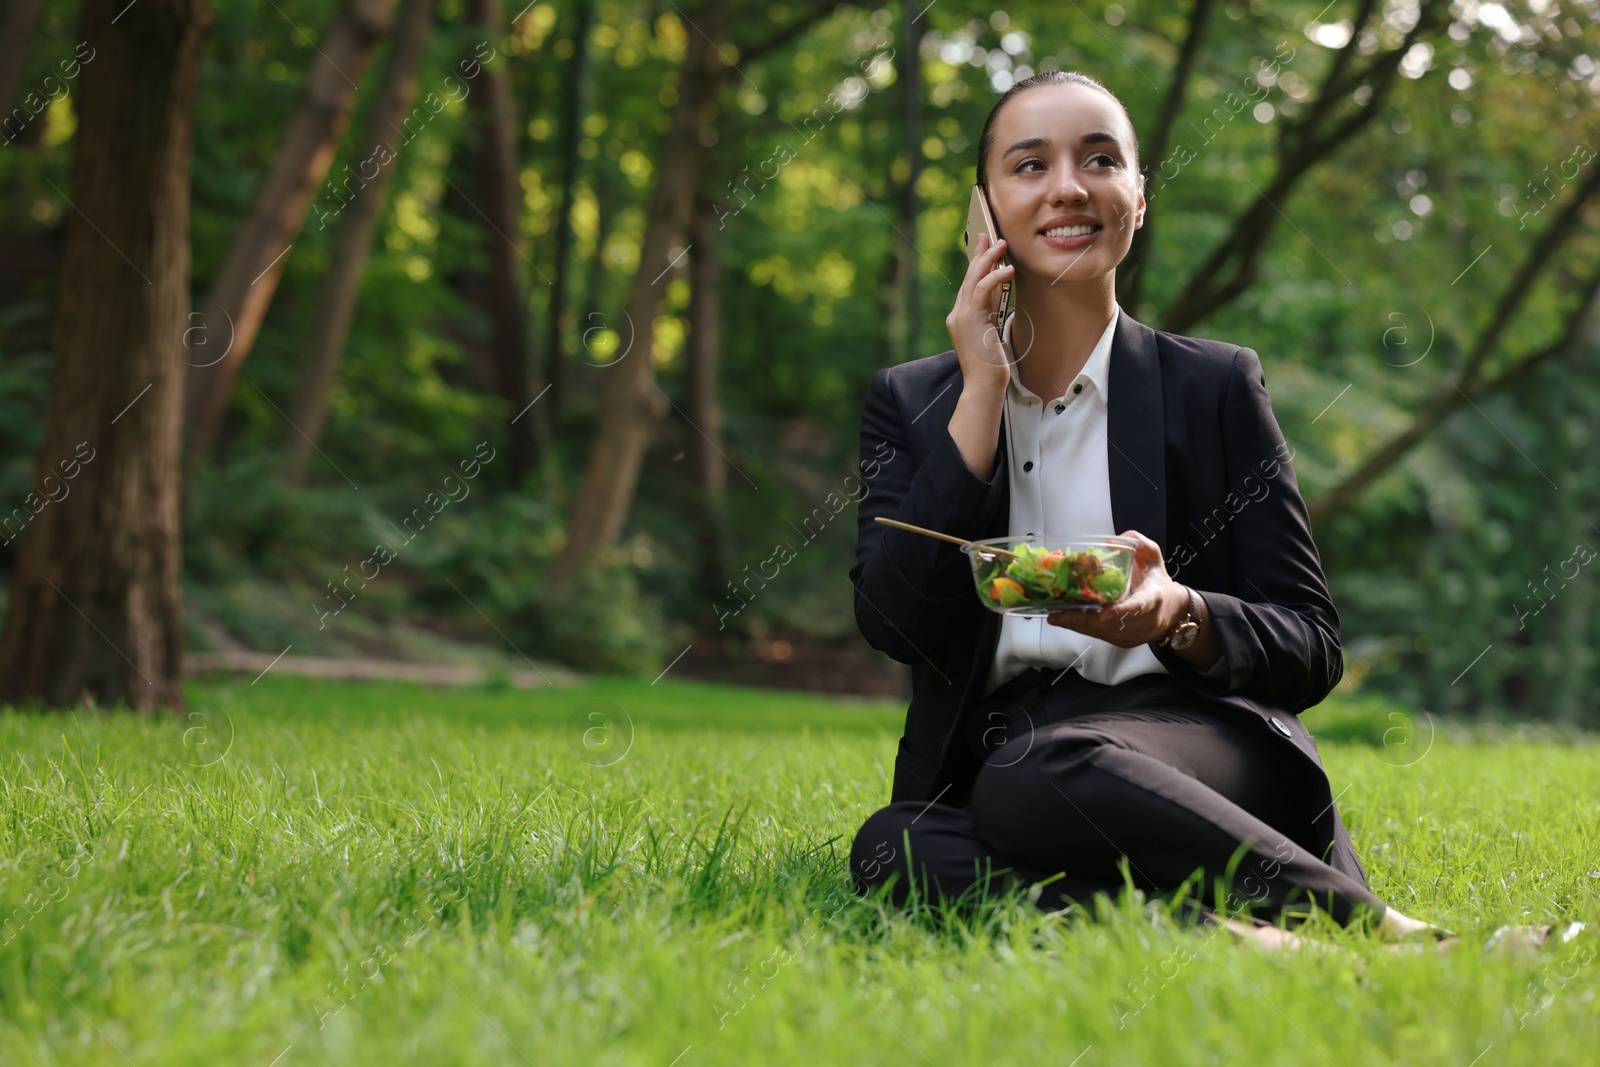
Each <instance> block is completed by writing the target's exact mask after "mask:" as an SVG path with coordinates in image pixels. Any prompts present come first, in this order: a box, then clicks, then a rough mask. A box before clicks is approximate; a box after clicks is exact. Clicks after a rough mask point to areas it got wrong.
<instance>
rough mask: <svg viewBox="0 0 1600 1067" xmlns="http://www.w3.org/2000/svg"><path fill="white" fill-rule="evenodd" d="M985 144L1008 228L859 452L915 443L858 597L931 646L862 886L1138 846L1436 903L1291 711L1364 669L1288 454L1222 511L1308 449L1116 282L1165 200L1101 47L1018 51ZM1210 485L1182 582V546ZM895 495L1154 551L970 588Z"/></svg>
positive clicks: (1311, 886) (862, 556)
mask: <svg viewBox="0 0 1600 1067" xmlns="http://www.w3.org/2000/svg"><path fill="white" fill-rule="evenodd" d="M977 163H978V167H977V185H978V189H979V191H980V192H981V194H982V197H983V199H985V200H986V201H987V204H988V207H989V209H990V213H991V215H992V219H993V228H994V230H995V231H996V233H995V235H994V236H995V238H996V239H995V240H994V242H993V243H992V244H991V243H990V242H989V240H988V237H987V235H984V234H980V235H978V236H977V238H976V240H975V241H974V243H973V247H972V249H971V251H972V258H971V262H970V264H969V268H968V271H967V274H966V276H965V278H964V279H963V280H962V283H961V286H960V290H959V291H958V292H957V294H956V297H955V301H954V306H953V307H952V309H951V311H950V314H949V316H948V317H947V318H946V320H945V324H946V326H947V327H948V329H949V331H950V337H951V340H952V342H953V348H952V350H951V351H948V352H945V353H942V354H940V355H937V356H931V357H928V358H926V359H919V360H914V361H912V362H910V363H905V364H902V365H899V366H895V367H890V368H885V369H883V370H880V371H878V372H877V373H876V374H875V375H874V376H873V379H872V383H871V386H870V387H869V389H868V391H867V396H866V404H865V410H864V411H863V414H862V422H861V448H862V456H863V458H864V459H865V458H866V457H868V456H871V455H876V454H881V453H882V451H883V450H884V449H885V448H889V449H893V456H894V459H893V461H892V462H890V463H887V464H885V465H884V468H883V473H882V476H881V477H880V478H879V479H878V481H877V483H876V484H875V485H874V492H873V493H871V494H870V495H868V496H866V497H865V498H863V499H862V500H861V502H860V507H859V512H858V522H859V527H858V540H857V548H856V562H855V566H854V567H853V568H852V569H851V580H852V582H853V584H854V586H855V594H856V601H855V603H856V619H857V622H858V624H859V626H860V628H861V632H862V633H863V635H865V637H866V638H867V640H868V641H869V642H870V643H871V644H872V645H873V646H874V647H875V648H878V649H879V650H881V651H883V652H884V653H886V654H888V655H889V656H891V657H892V658H894V659H896V660H899V661H900V662H902V663H907V664H910V665H911V667H912V696H911V705H910V707H909V708H908V709H907V713H906V724H905V736H904V737H902V738H901V741H900V752H899V756H898V758H897V760H896V762H895V776H894V787H893V796H892V797H891V803H890V804H889V805H888V806H887V807H885V808H882V809H880V810H879V811H877V812H876V813H874V814H873V815H872V816H871V817H870V818H868V819H867V820H866V823H865V825H864V826H863V827H862V828H861V830H860V832H859V833H858V835H857V837H856V841H855V844H854V847H853V849H852V855H851V870H852V874H853V875H854V878H855V881H856V887H857V890H858V891H859V892H863V893H865V892H869V891H872V890H874V889H877V888H880V887H888V888H889V889H890V891H891V895H892V897H893V898H894V899H895V900H896V901H898V902H901V903H903V902H905V901H906V900H908V899H910V898H911V893H912V892H913V891H915V892H916V894H917V895H919V896H921V897H925V898H930V899H935V900H938V899H955V900H964V901H967V902H973V901H975V899H976V898H977V897H979V896H983V895H986V894H987V893H988V892H989V891H990V890H993V889H996V888H999V889H1002V890H1003V889H1005V888H1006V887H1008V886H1011V885H1016V884H1018V883H1021V884H1023V885H1029V884H1032V883H1039V884H1038V885H1035V886H1034V887H1033V893H1034V899H1036V900H1037V901H1038V902H1039V903H1040V905H1041V906H1048V907H1064V906H1068V905H1072V904H1078V903H1084V902H1086V901H1087V900H1088V898H1090V897H1092V896H1093V895H1095V894H1097V893H1102V892H1104V893H1115V892H1116V891H1117V890H1118V888H1119V887H1120V886H1121V885H1122V884H1123V877H1124V876H1123V873H1122V872H1123V866H1124V863H1123V861H1127V864H1126V867H1127V869H1128V871H1129V873H1130V876H1131V877H1132V878H1133V881H1134V883H1135V884H1136V885H1137V887H1138V888H1140V889H1142V890H1144V891H1146V892H1149V893H1154V894H1161V895H1178V896H1180V897H1181V895H1182V892H1183V890H1184V888H1185V886H1186V885H1192V884H1193V881H1194V879H1195V878H1196V877H1197V876H1198V878H1199V880H1200V881H1199V885H1200V890H1199V892H1198V893H1197V894H1195V896H1196V897H1197V898H1198V899H1195V900H1190V901H1189V902H1188V903H1189V904H1191V905H1193V904H1198V905H1199V907H1198V908H1193V907H1190V908H1188V909H1187V910H1186V914H1188V915H1190V916H1191V917H1198V918H1201V919H1203V920H1204V921H1208V922H1209V921H1214V916H1212V915H1211V911H1210V909H1226V910H1234V909H1244V910H1259V912H1261V913H1262V914H1263V915H1264V917H1265V919H1278V918H1280V917H1284V918H1287V917H1296V918H1298V917H1302V916H1304V915H1306V914H1309V913H1310V911H1312V910H1321V911H1324V912H1326V913H1328V914H1329V915H1331V916H1332V917H1333V919H1334V920H1335V921H1336V922H1338V923H1340V924H1344V925H1355V924H1357V923H1358V922H1359V923H1363V924H1364V923H1367V922H1375V924H1376V926H1377V929H1378V930H1379V932H1380V933H1381V934H1383V935H1385V936H1394V935H1399V934H1403V933H1409V932H1416V931H1424V930H1426V931H1433V930H1436V929H1437V928H1434V927H1430V926H1428V924H1426V923H1422V922H1420V921H1419V920H1415V919H1410V918H1408V917H1406V916H1404V915H1402V914H1400V913H1399V912H1397V911H1395V910H1394V909H1392V908H1387V907H1386V906H1385V905H1384V903H1383V902H1382V901H1380V900H1379V899H1378V898H1377V897H1376V896H1375V895H1374V894H1373V893H1372V891H1371V890H1370V889H1369V888H1368V887H1367V884H1366V875H1365V871H1364V870H1363V868H1362V866H1361V863H1360V861H1359V860H1358V859H1357V857H1356V853H1355V850H1354V848H1353V847H1352V845H1351V842H1350V838H1349V835H1348V834H1347V833H1346V831H1345V828H1344V824H1343V822H1342V820H1341V818H1340V815H1339V811H1338V807H1337V805H1336V804H1335V802H1334V796H1333V792H1332V789H1331V787H1330V785H1329V782H1328V777H1327V775H1326V773H1324V771H1323V768H1322V763H1321V759H1320V757H1319V755H1318V753H1317V749H1316V744H1315V742H1314V740H1313V739H1312V737H1311V735H1310V734H1309V733H1308V732H1307V730H1306V728H1305V726H1304V725H1303V724H1302V723H1301V722H1300V719H1299V717H1298V716H1299V713H1300V712H1302V711H1304V710H1305V709H1307V708H1309V707H1312V706H1314V705H1315V704H1317V703H1318V702H1319V701H1321V700H1322V699H1323V698H1324V697H1325V696H1327V694H1328V693H1329V691H1330V690H1332V688H1333V686H1334V685H1335V684H1336V683H1337V682H1338V680H1339V677H1340V674H1341V671H1342V667H1341V652H1340V646H1339V619H1338V614H1337V612H1336V611H1335V609H1334V606H1333V602H1332V600H1331V599H1330V598H1329V595H1328V589H1327V583H1326V581H1325V579H1324V577H1323V573H1322V567H1321V562H1320V558H1319V556H1318V553H1317V548H1316V545H1315V543H1314V542H1313V540H1312V537H1311V526H1310V522H1309V519H1308V517H1307V513H1306V507H1305V503H1304V501H1303V500H1302V499H1301V496H1300V492H1299V489H1298V486H1297V483H1296V480H1295V476H1294V471H1293V467H1292V466H1291V465H1290V464H1289V463H1288V462H1287V460H1284V461H1283V463H1282V468H1283V469H1282V474H1281V488H1282V491H1281V492H1275V493H1271V494H1269V495H1265V496H1263V497H1262V499H1261V500H1260V501H1259V502H1255V503H1253V505H1252V506H1251V507H1250V508H1247V509H1234V510H1232V511H1230V510H1228V509H1226V508H1223V504H1224V502H1225V501H1226V499H1227V498H1228V496H1229V494H1230V492H1231V491H1232V489H1233V487H1234V486H1235V485H1237V483H1238V481H1239V479H1240V478H1241V477H1243V476H1244V475H1245V474H1247V473H1248V472H1250V471H1252V470H1254V469H1256V468H1257V465H1258V464H1260V463H1262V462H1264V461H1271V462H1273V463H1275V464H1276V463H1277V462H1278V459H1277V458H1276V457H1283V456H1285V455H1287V449H1286V446H1285V445H1284V440H1283V435H1282V433H1281V432H1280V430H1279V428H1278V423H1277V420H1276V418H1275V417H1274V416H1273V413H1272V405H1271V401H1270V399H1269V397H1268V395H1267V391H1266V383H1265V378H1264V375H1263V373H1262V369H1261V362H1260V360H1259V358H1258V357H1257V355H1256V353H1255V352H1254V351H1252V350H1251V349H1249V348H1246V347H1242V346H1239V345H1236V344H1227V343H1224V342H1219V341H1207V340H1199V339H1195V338H1190V337H1183V336H1180V335H1177V334H1171V333H1165V332H1162V331H1159V330H1154V329H1151V328H1150V327H1148V326H1145V325H1144V324H1142V323H1139V322H1137V321H1135V320H1134V319H1133V318H1131V317H1130V316H1129V315H1128V314H1127V313H1126V312H1125V311H1123V310H1122V309H1121V308H1120V307H1119V306H1118V304H1117V300H1116V272H1117V267H1118V266H1119V265H1120V264H1121V262H1122V260H1123V258H1124V257H1125V256H1126V255H1127V253H1128V248H1129V246H1130V244H1131V243H1132V240H1133V234H1134V231H1135V230H1137V229H1138V228H1139V227H1140V226H1142V225H1143V224H1144V218H1145V211H1146V203H1145V195H1144V180H1143V177H1142V176H1141V174H1140V170H1139V144H1138V138H1137V136H1136V134H1135V133H1134V130H1133V124H1132V122H1131V121H1129V118H1128V115H1127V112H1126V111H1125V110H1124V109H1123V107H1122V105H1121V103H1120V102H1119V101H1118V100H1117V98H1116V97H1115V96H1114V95H1112V93H1111V92H1110V91H1109V90H1108V89H1106V88H1105V87H1104V86H1103V85H1101V84H1100V83H1099V82H1098V81H1096V80H1095V79H1093V78H1091V77H1088V76H1087V75H1084V74H1079V73H1075V72H1059V71H1057V72H1050V73H1046V74H1041V75H1036V76H1034V77H1030V78H1026V79H1024V80H1022V81H1020V82H1018V83H1017V84H1016V85H1015V86H1014V87H1013V88H1012V89H1011V90H1010V91H1008V92H1007V93H1006V94H1005V95H1004V96H1002V97H1001V98H1000V100H999V102H998V103H997V104H996V105H995V107H994V110H993V111H992V112H991V113H990V115H989V117H988V120H987V121H986V122H985V124H984V128H983V132H982V134H981V136H980V137H979V140H978V160H977ZM1002 256H1003V257H1004V259H1002ZM1007 281H1010V282H1011V283H1012V294H1011V295H1012V298H1013V301H1014V307H1015V310H1014V311H1013V312H1011V313H1010V314H1011V315H1012V316H1014V317H1013V318H1012V319H1009V320H1007V321H1006V323H1005V325H1008V326H1009V330H1004V331H1003V330H1001V329H998V328H997V327H1000V326H1001V325H1002V323H1001V322H1000V321H997V320H998V319H999V314H1000V313H999V311H998V310H997V305H998V301H997V297H999V296H1000V293H1001V286H1002V284H1003V283H1005V282H1007ZM999 306H1003V305H999ZM1219 508H1222V510H1221V511H1220V514H1222V515H1224V516H1228V519H1227V521H1226V523H1225V525H1224V528H1223V529H1221V530H1219V531H1217V532H1216V534H1215V535H1214V536H1210V537H1209V538H1208V539H1207V541H1206V543H1205V544H1204V545H1202V546H1201V547H1200V548H1199V549H1198V550H1195V551H1193V552H1192V553H1190V554H1189V558H1187V559H1186V560H1185V561H1184V579H1185V584H1181V585H1180V584H1179V583H1177V582H1176V581H1174V580H1173V579H1172V577H1171V576H1170V575H1169V573H1168V571H1169V565H1168V554H1169V552H1170V546H1171V545H1172V543H1173V541H1174V540H1176V535H1181V534H1182V533H1184V532H1185V531H1187V530H1188V528H1189V526H1190V525H1192V524H1194V523H1195V522H1196V521H1198V520H1201V519H1202V518H1209V517H1212V516H1214V515H1216V514H1218V513H1219V511H1218V509H1219ZM880 517H883V518H892V519H895V520H897V521H898V522H900V523H906V524H910V525H913V526H920V527H924V528H926V529H932V530H937V531H941V532H944V533H947V534H951V535H954V536H956V537H957V538H961V539H967V540H980V539H984V538H1005V537H1011V538H1022V537H1033V536H1037V537H1042V538H1050V537H1071V538H1103V537H1106V536H1108V535H1112V534H1120V535H1121V536H1122V537H1124V538H1128V539H1130V540H1131V541H1132V542H1133V543H1135V544H1136V545H1137V548H1136V549H1135V551H1134V561H1133V570H1132V575H1131V578H1130V583H1129V587H1128V591H1127V593H1126V594H1125V595H1124V596H1122V597H1121V598H1120V599H1117V600H1115V601H1114V602H1112V603H1110V604H1108V605H1107V606H1104V607H1101V608H1099V609H1098V610H1080V611H1075V612H1057V613H1054V614H1051V615H1048V616H1046V617H1038V616H1034V617H1025V616H1021V615H1017V614H1012V613H1004V612H1003V606H997V605H994V604H985V603H984V602H982V601H980V600H979V599H978V597H977V596H976V595H975V593H974V589H973V583H972V576H971V574H970V571H969V568H968V565H967V561H966V560H965V559H964V557H963V556H962V555H961V553H960V552H959V551H958V549H957V548H956V547H955V546H953V545H950V544H948V543H946V542H944V541H939V540H935V539H932V538H925V537H920V536H917V535H915V534H911V533H909V532H906V531H904V530H902V529H900V528H898V527H892V526H888V525H885V524H882V523H879V522H877V521H875V520H876V519H878V518H880ZM1169 534H1171V535H1174V536H1169ZM1274 933H1276V932H1274ZM1272 943H1273V944H1275V945H1278V946H1283V945H1285V944H1288V943H1293V942H1292V939H1291V940H1289V941H1286V940H1285V939H1284V938H1283V937H1275V938H1274V939H1272Z"/></svg>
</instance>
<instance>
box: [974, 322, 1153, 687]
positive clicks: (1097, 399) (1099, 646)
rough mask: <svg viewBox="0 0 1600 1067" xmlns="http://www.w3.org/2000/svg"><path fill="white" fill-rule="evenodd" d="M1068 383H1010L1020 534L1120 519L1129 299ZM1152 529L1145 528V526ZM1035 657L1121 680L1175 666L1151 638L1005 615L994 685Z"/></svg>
mask: <svg viewBox="0 0 1600 1067" xmlns="http://www.w3.org/2000/svg"><path fill="white" fill-rule="evenodd" d="M1113 309H1114V310H1113V311H1112V313H1111V321H1110V322H1109V323H1107V325H1106V328H1105V332H1104V333H1102V334H1101V335H1100V340H1099V341H1098V342H1096V343H1095V346H1094V351H1092V352H1091V353H1089V359H1088V362H1086V363H1085V364H1084V365H1083V370H1082V371H1080V372H1079V373H1078V376H1077V377H1076V378H1074V379H1073V381H1072V383H1071V384H1070V385H1068V386H1067V391H1066V392H1065V393H1063V394H1061V396H1059V397H1056V398H1055V399H1053V400H1051V401H1049V402H1048V403H1047V402H1045V401H1043V400H1040V399H1039V398H1038V397H1037V396H1034V395H1033V393H1031V392H1029V391H1028V389H1027V387H1026V386H1024V385H1023V384H1022V382H1021V381H1020V380H1018V376H1017V374H1016V373H1015V372H1013V373H1012V375H1011V384H1010V385H1008V386H1007V387H1006V407H1005V416H1006V417H1005V421H1006V425H1007V428H1008V431H1007V432H1009V434H1010V438H1009V441H1008V447H1009V459H1008V461H1007V464H1006V469H1007V471H1008V478H1009V481H1010V486H1011V515H1010V526H1009V529H1010V531H1011V536H1013V537H1021V536H1023V535H1034V534H1038V535H1046V534H1050V535H1060V536H1068V537H1071V536H1076V537H1098V536H1103V535H1105V534H1115V533H1121V532H1122V531H1120V530H1118V529H1116V528H1114V527H1113V526H1112V518H1111V474H1110V467H1109V461H1108V455H1107V449H1108V445H1109V438H1107V437H1106V408H1107V405H1108V404H1109V403H1110V402H1111V397H1110V392H1109V388H1108V387H1109V385H1110V382H1111V375H1110V369H1111V337H1112V335H1113V334H1114V333H1115V332H1116V328H1117V319H1118V318H1119V317H1120V316H1121V314H1122V309H1121V307H1119V306H1117V305H1115V304H1113ZM1141 532H1142V531H1141ZM1029 667H1046V668H1049V667H1071V668H1073V669H1074V670H1076V671H1077V672H1078V673H1079V674H1081V675H1083V676H1084V677H1085V678H1087V679H1089V680H1090V681H1092V682H1100V683H1102V684H1104V685H1115V684H1117V683H1118V682H1124V681H1127V680H1128V679H1129V678H1133V677H1135V676H1137V675H1141V674H1169V673H1171V672H1169V671H1168V670H1167V668H1166V667H1165V666H1164V665H1163V664H1162V662H1161V661H1160V660H1159V659H1157V658H1156V654H1155V653H1154V652H1152V651H1150V647H1149V646H1148V645H1136V646H1134V647H1133V648H1118V647H1117V646H1116V645H1113V644H1112V643H1111V642H1109V641H1102V640H1101V639H1100V638H1098V637H1090V636H1088V635H1087V634H1081V633H1078V632H1077V631H1076V630H1069V629H1066V628H1065V627H1062V626H1052V625H1050V624H1049V622H1048V621H1046V620H1045V619H1044V618H1042V617H1039V618H1028V617H1022V616H1017V615H1006V616H1004V617H1002V618H1001V620H1000V641H999V643H998V644H997V645H996V646H995V652H994V660H993V662H992V663H991V665H990V668H989V684H988V686H987V688H985V689H984V693H985V695H987V694H988V693H991V692H993V691H994V690H995V689H996V688H998V687H999V686H1000V685H1002V684H1003V683H1005V682H1007V681H1009V680H1010V679H1012V678H1015V677H1016V676H1017V675H1019V674H1021V673H1022V672H1023V671H1025V670H1027V669H1028V668H1029Z"/></svg>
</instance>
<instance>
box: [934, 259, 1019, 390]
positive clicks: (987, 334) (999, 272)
mask: <svg viewBox="0 0 1600 1067" xmlns="http://www.w3.org/2000/svg"><path fill="white" fill-rule="evenodd" d="M977 241H978V252H977V254H976V255H974V256H973V257H972V262H970V263H969V264H967V274H966V277H964V278H963V279H961V288H960V290H959V291H958V292H957V293H956V302H955V306H954V307H952V308H951V309H950V314H949V315H946V316H945V320H944V325H945V328H946V329H947V330H949V331H950V341H951V343H952V344H953V345H954V346H955V350H956V358H957V359H958V360H960V362H961V377H962V381H963V386H964V388H965V389H968V390H972V389H975V388H976V389H978V390H981V391H983V392H986V393H991V394H992V395H995V396H1001V395H1004V392H1005V387H1006V385H1007V384H1008V383H1009V382H1010V381H1011V359H1010V354H1009V353H1008V352H1007V351H1006V346H1005V344H1004V342H1002V341H1001V340H1000V327H1001V326H1002V325H1003V324H1002V323H1000V322H998V321H996V320H997V319H998V317H999V316H998V314H997V309H998V307H999V304H1000V286H1001V284H1002V283H1003V282H1006V281H1009V280H1011V277H1012V275H1013V274H1014V273H1015V272H1016V268H1015V267H1013V266H1011V265H1010V264H1006V265H1004V266H999V265H998V264H999V262H1000V258H1001V257H1002V256H1004V255H1005V252H1006V242H1005V239H1004V238H1002V239H1000V240H998V241H995V242H994V243H993V244H990V243H989V235H988V234H979V235H978V238H977Z"/></svg>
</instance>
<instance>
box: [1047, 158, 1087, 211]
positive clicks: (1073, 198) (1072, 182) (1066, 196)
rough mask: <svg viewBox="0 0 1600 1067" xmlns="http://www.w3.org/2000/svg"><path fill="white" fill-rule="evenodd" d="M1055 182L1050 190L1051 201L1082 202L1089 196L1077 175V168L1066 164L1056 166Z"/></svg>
mask: <svg viewBox="0 0 1600 1067" xmlns="http://www.w3.org/2000/svg"><path fill="white" fill-rule="evenodd" d="M1056 174H1057V178H1056V184H1055V188H1054V189H1052V190H1051V194H1052V196H1053V199H1052V200H1051V203H1062V202H1068V203H1082V202H1083V201H1085V200H1087V199H1088V198H1089V194H1088V190H1087V189H1085V188H1084V185H1083V181H1082V179H1080V178H1079V177H1078V168H1077V167H1075V166H1072V165H1071V164H1068V165H1067V166H1064V167H1058V168H1056Z"/></svg>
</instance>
